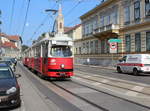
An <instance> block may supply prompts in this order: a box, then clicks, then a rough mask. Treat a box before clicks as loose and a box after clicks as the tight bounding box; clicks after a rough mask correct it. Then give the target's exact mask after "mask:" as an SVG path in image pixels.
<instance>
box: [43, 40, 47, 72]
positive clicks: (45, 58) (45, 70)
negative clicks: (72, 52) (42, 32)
mask: <svg viewBox="0 0 150 111" xmlns="http://www.w3.org/2000/svg"><path fill="white" fill-rule="evenodd" d="M47 65H48V43H45V42H44V43H42V72H43V74H46V72H47Z"/></svg>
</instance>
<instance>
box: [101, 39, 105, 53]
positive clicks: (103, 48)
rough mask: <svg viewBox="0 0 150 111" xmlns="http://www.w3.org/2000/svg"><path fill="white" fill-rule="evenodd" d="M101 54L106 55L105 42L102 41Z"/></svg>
mask: <svg viewBox="0 0 150 111" xmlns="http://www.w3.org/2000/svg"><path fill="white" fill-rule="evenodd" d="M101 53H102V54H104V53H105V40H102V41H101Z"/></svg>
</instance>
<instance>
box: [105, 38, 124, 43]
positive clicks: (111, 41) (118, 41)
mask: <svg viewBox="0 0 150 111" xmlns="http://www.w3.org/2000/svg"><path fill="white" fill-rule="evenodd" d="M108 42H109V43H113V42H117V43H121V42H122V40H121V39H109V40H108Z"/></svg>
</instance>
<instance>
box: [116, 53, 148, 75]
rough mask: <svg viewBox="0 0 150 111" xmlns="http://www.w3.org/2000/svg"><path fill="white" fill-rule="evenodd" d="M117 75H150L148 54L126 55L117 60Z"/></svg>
mask: <svg viewBox="0 0 150 111" xmlns="http://www.w3.org/2000/svg"><path fill="white" fill-rule="evenodd" d="M117 71H118V72H119V73H121V72H126V73H133V74H134V75H138V74H139V73H140V72H148V73H150V54H128V55H126V56H124V57H123V58H122V59H120V60H119V63H118V64H117Z"/></svg>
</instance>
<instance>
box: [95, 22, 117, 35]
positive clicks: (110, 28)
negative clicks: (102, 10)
mask: <svg viewBox="0 0 150 111" xmlns="http://www.w3.org/2000/svg"><path fill="white" fill-rule="evenodd" d="M119 29H120V28H119V25H118V24H110V25H106V26H103V27H98V28H96V29H95V30H94V31H93V34H94V35H100V34H107V33H116V34H118V33H119Z"/></svg>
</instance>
